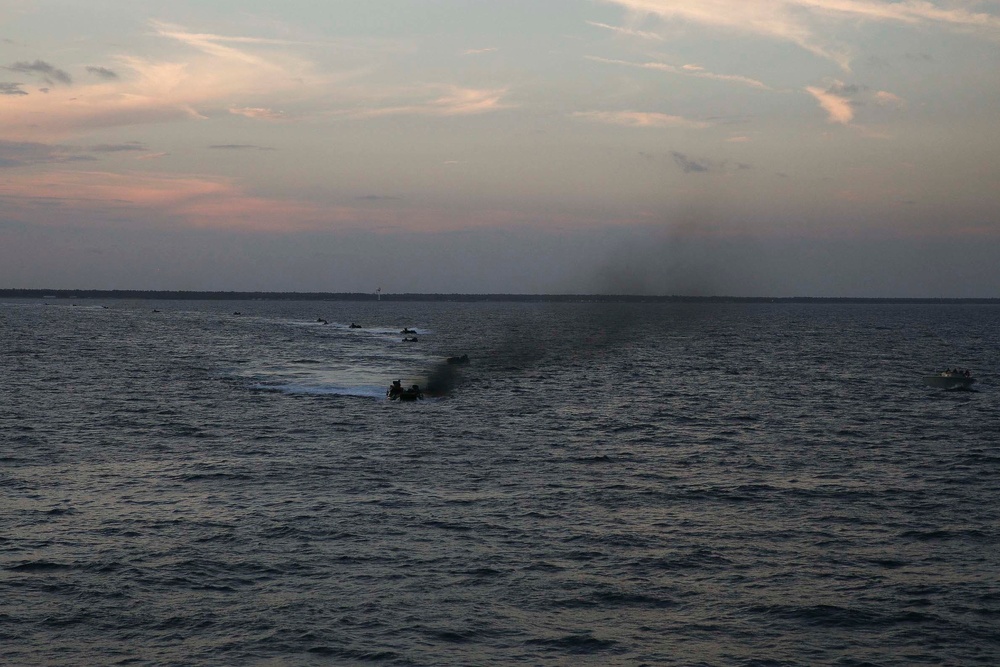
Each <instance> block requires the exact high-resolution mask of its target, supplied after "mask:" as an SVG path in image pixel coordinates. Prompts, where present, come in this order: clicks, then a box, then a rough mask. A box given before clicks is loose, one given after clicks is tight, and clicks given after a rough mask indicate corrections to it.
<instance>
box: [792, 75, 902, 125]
mask: <svg viewBox="0 0 1000 667" xmlns="http://www.w3.org/2000/svg"><path fill="white" fill-rule="evenodd" d="M805 90H806V92H807V93H809V94H810V95H812V96H813V97H814V98H815V99H816V101H817V102H819V105H820V107H821V108H822V109H823V110H824V111H826V113H827V119H828V120H829V121H830V122H831V123H838V124H840V125H850V124H851V122H852V121H853V120H854V117H855V114H856V110H857V108H858V107H861V106H864V105H866V104H875V105H877V106H880V107H889V108H894V109H902V108H904V107H905V106H906V100H904V99H903V98H901V97H899V96H898V95H895V94H893V93H890V92H888V91H885V90H872V89H871V88H869V87H868V86H864V85H859V84H846V83H844V82H843V81H834V82H833V83H831V84H830V85H829V86H828V87H827V88H820V87H818V86H809V87H807V88H806V89H805Z"/></svg>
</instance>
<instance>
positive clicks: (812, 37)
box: [601, 0, 1000, 70]
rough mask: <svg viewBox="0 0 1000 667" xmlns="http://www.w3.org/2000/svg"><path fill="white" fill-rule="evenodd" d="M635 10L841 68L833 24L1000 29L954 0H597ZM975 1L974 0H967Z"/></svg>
mask: <svg viewBox="0 0 1000 667" xmlns="http://www.w3.org/2000/svg"><path fill="white" fill-rule="evenodd" d="M601 1H603V2H605V3H606V4H613V5H617V6H620V7H622V8H623V9H625V10H627V11H628V12H630V13H632V14H634V15H636V16H655V17H658V18H660V19H661V20H663V21H683V22H687V23H696V24H701V25H705V26H709V27H712V28H719V29H724V30H729V31H734V32H744V33H751V34H755V35H759V36H762V37H766V38H769V39H776V40H781V41H786V42H791V43H793V44H796V45H797V46H799V47H801V48H803V49H805V50H806V51H809V52H810V53H813V54H815V55H817V56H819V57H822V58H825V59H827V60H831V61H833V62H835V63H837V64H839V65H840V66H841V67H843V68H844V69H845V70H846V69H849V67H850V61H851V55H852V54H851V52H850V49H849V48H848V47H847V46H846V45H844V44H843V43H841V42H838V41H837V40H836V39H834V38H831V37H830V36H829V35H830V34H831V33H830V29H829V28H830V26H831V24H845V25H850V24H851V23H852V22H855V23H856V22H858V21H867V22H885V23H900V24H911V25H937V26H941V27H946V28H952V29H972V30H982V31H985V32H989V33H992V34H998V33H1000V17H997V16H995V15H993V14H988V13H984V12H976V11H973V10H972V9H970V8H967V7H966V5H969V4H970V3H953V6H949V7H945V8H941V7H938V6H937V5H935V4H933V3H931V2H928V1H927V0H899V1H894V2H888V1H883V0H753V1H752V2H751V1H748V0H698V2H692V1H691V0H601ZM971 4H975V3H971Z"/></svg>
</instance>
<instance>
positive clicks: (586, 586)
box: [0, 300, 1000, 666]
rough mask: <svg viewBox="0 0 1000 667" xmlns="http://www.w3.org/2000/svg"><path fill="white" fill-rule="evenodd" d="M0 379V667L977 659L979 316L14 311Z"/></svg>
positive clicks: (981, 461) (573, 310)
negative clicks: (969, 381)
mask: <svg viewBox="0 0 1000 667" xmlns="http://www.w3.org/2000/svg"><path fill="white" fill-rule="evenodd" d="M154 311H157V312H154ZM237 312H238V313H239V314H236V313H237ZM319 319H325V320H326V321H327V322H328V323H327V324H323V323H322V322H319V321H318V320H319ZM351 322H356V323H358V324H359V325H361V327H362V328H360V329H351V328H349V327H348V325H349V324H350V323H351ZM404 327H408V328H414V329H416V331H417V334H416V335H417V337H418V339H419V340H418V342H416V343H404V342H402V340H401V339H402V335H401V334H400V331H401V330H402V329H403V328H404ZM460 354H468V355H469V357H470V363H469V364H468V365H467V366H448V365H446V364H442V361H443V360H444V359H445V358H446V357H448V356H453V355H460ZM946 367H962V368H970V369H972V370H973V372H974V373H975V374H976V375H977V377H979V379H980V381H979V383H978V384H977V391H941V390H936V389H932V388H929V387H926V386H924V385H923V384H922V382H921V376H922V375H925V374H929V373H932V372H935V371H938V370H941V369H943V368H946ZM0 371H2V374H0V378H2V381H0V663H2V664H4V665H184V666H201V665H500V664H504V665H507V664H525V665H745V666H750V665H753V666H764V665H768V666H770V665H775V666H779V665H997V664H1000V522H998V518H997V511H998V508H1000V411H998V400H997V398H998V395H1000V389H998V386H997V385H998V381H997V378H998V377H1000V307H998V306H989V305H915V304H914V305H910V304H906V305H904V304H895V305H894V304H865V305H851V304H788V303H779V304H652V305H650V304H601V305H597V304H586V303H579V304H528V303H476V304H468V303H393V302H381V303H376V302H268V301H241V302H192V301H187V302H185V301H158V302H154V301H106V302H98V301H85V302H80V303H78V304H76V305H73V304H72V303H71V302H69V301H65V300H55V301H51V302H50V303H49V304H48V305H46V304H43V303H42V302H40V301H29V300H23V301H16V300H11V301H7V302H3V303H0ZM449 371H450V372H449ZM393 379H401V380H403V382H404V383H405V384H412V383H418V384H421V385H422V386H425V387H428V388H432V389H433V388H436V389H437V391H436V392H435V394H436V395H435V396H428V398H427V399H426V400H423V401H420V402H415V403H398V402H393V401H388V400H386V399H385V395H384V392H385V388H386V386H387V385H388V384H389V382H390V381H391V380H393Z"/></svg>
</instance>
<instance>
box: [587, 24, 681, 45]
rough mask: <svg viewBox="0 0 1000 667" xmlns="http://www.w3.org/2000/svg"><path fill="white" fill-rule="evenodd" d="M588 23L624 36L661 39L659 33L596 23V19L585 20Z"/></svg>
mask: <svg viewBox="0 0 1000 667" xmlns="http://www.w3.org/2000/svg"><path fill="white" fill-rule="evenodd" d="M587 24H588V25H592V26H594V27H595V28H601V29H602V30H610V31H611V32H613V33H615V34H617V35H624V36H626V37H640V38H642V39H653V40H656V41H663V37H662V36H661V35H657V34H656V33H655V32H647V31H645V30H635V29H634V28H624V27H622V26H617V25H608V24H607V23H598V22H597V21H587Z"/></svg>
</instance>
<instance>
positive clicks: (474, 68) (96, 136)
mask: <svg viewBox="0 0 1000 667" xmlns="http://www.w3.org/2000/svg"><path fill="white" fill-rule="evenodd" d="M0 287H37V288H88V289H170V290H268V291H330V292H373V291H374V290H375V289H376V287H381V288H382V289H383V290H384V291H385V292H446V293H452V292H455V293H462V292H475V293H482V292H507V293H567V292H569V293H584V292H603V293H618V292H622V293H648V294H688V295H735V296H750V295H768V296H798V295H801V296H886V297H889V296H899V297H908V296H930V297H1000V1H998V0H893V1H889V0H497V1H487V0H365V1H364V2H361V1H358V0H351V1H346V0H326V1H325V2H305V1H302V0H284V1H283V2H281V3H277V2H261V1H251V0H244V1H242V2H237V1H235V0H201V1H199V2H189V1H187V0H175V1H174V2H169V3H164V2H150V1H148V0H129V1H125V0H86V1H83V0H0Z"/></svg>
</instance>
